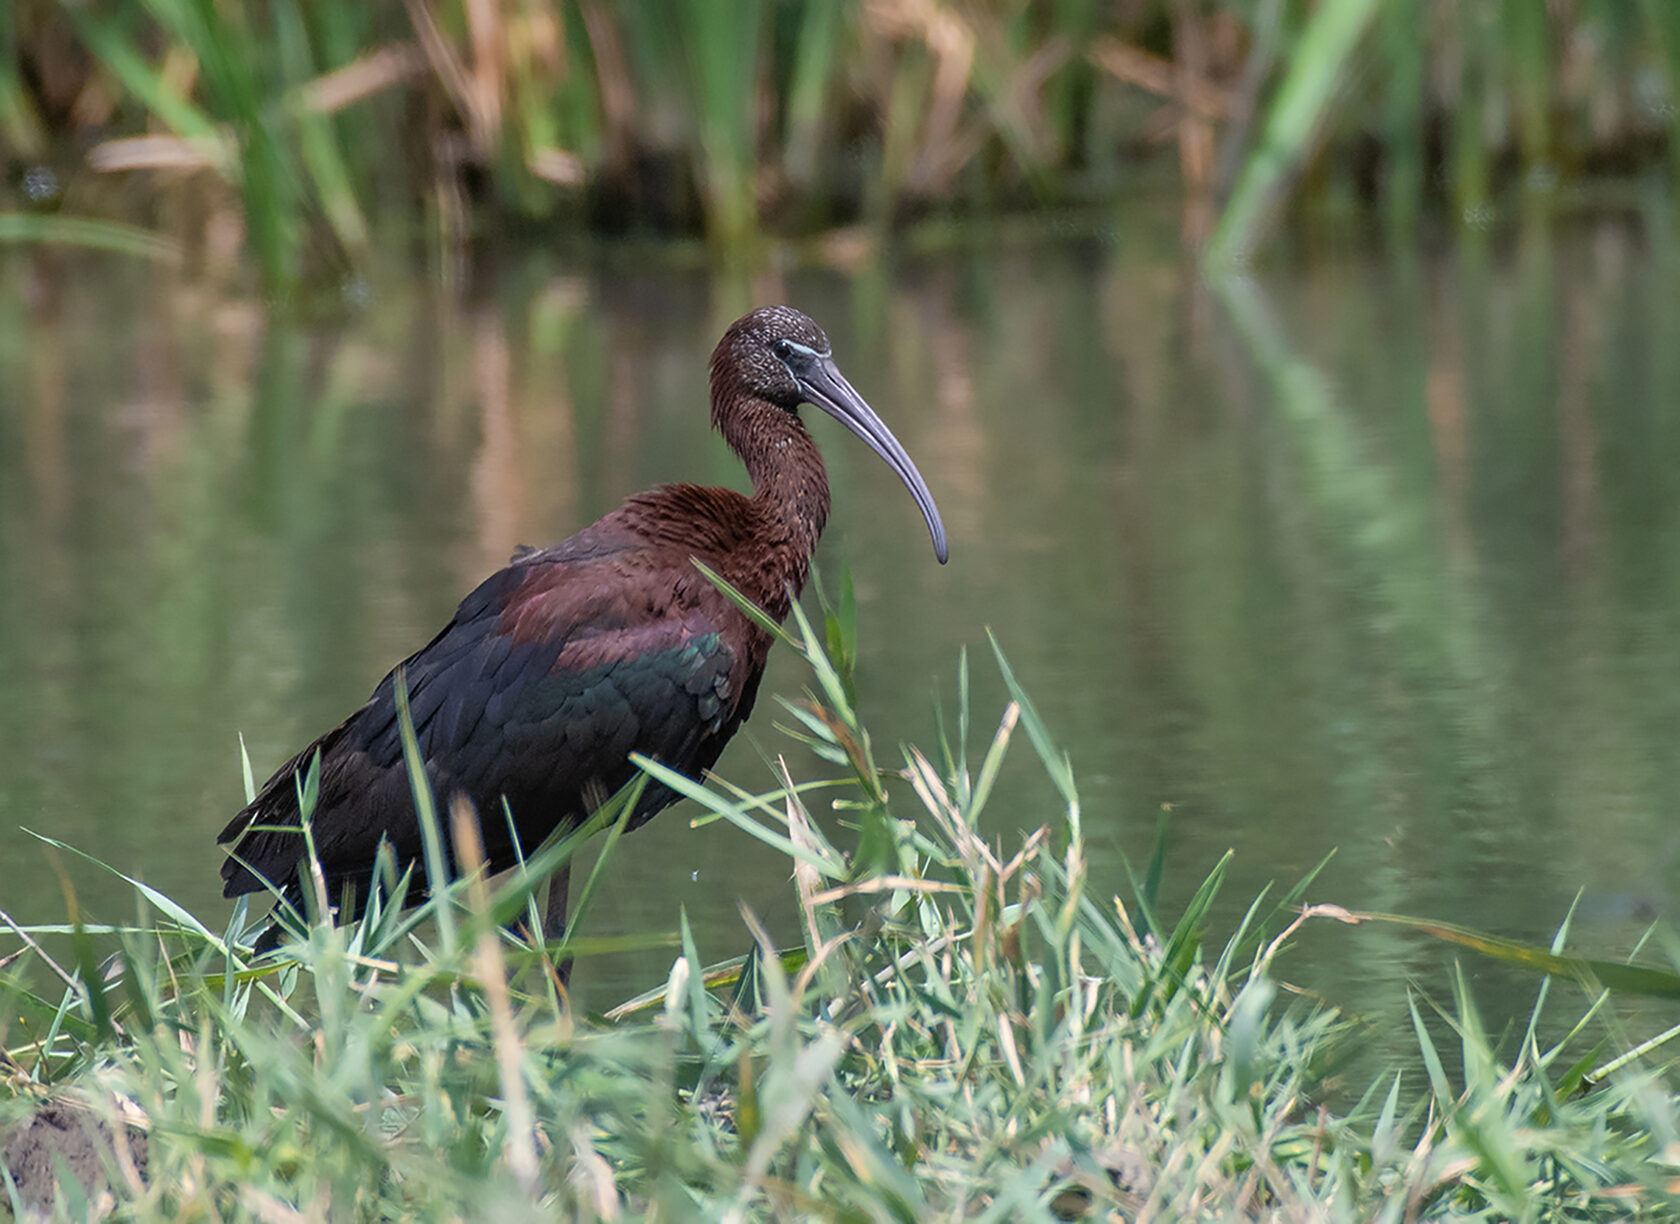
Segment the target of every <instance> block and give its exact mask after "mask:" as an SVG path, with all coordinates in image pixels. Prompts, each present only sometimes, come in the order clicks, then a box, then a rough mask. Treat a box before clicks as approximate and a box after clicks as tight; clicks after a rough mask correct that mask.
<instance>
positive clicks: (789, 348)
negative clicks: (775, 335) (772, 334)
mask: <svg viewBox="0 0 1680 1224" xmlns="http://www.w3.org/2000/svg"><path fill="white" fill-rule="evenodd" d="M770 348H771V351H773V352H774V353H775V354H776V356H777V357H779V358H781V359H782V360H783V361H792V360H793V354H794V350H795V348H796V346H795V345H794V343H793V341H792V340H778V341H776V343H774V344H772V345H771V346H770Z"/></svg>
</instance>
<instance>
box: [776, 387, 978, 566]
mask: <svg viewBox="0 0 1680 1224" xmlns="http://www.w3.org/2000/svg"><path fill="white" fill-rule="evenodd" d="M799 385H800V387H801V389H802V390H804V392H805V395H806V398H807V399H808V400H809V401H810V402H811V403H812V404H815V405H816V406H817V407H818V408H821V409H822V410H823V411H824V412H826V413H828V415H829V416H831V417H833V418H834V419H835V420H837V421H839V422H840V423H841V424H842V425H844V426H845V427H846V428H847V429H849V430H851V431H852V432H853V433H855V434H856V435H857V436H858V437H860V438H862V439H863V440H864V441H865V442H867V443H868V444H869V449H870V450H872V451H874V452H875V453H876V454H877V455H879V456H881V458H883V459H885V460H886V461H887V464H888V466H890V467H891V468H892V470H893V471H895V472H897V473H898V478H899V479H900V480H902V481H903V482H904V487H905V488H907V489H909V490H910V496H912V497H914V498H915V499H916V505H918V506H919V507H921V511H922V517H923V518H925V519H926V520H927V525H928V531H929V532H930V533H932V535H933V555H934V556H936V557H938V558H939V564H941V565H944V564H945V559H946V556H947V551H946V548H945V524H944V523H942V522H940V520H939V507H938V506H936V505H934V504H933V494H932V493H930V492H928V487H927V482H926V481H924V480H923V479H922V474H921V473H920V472H918V471H917V470H916V465H915V463H914V462H912V461H911V458H910V456H909V454H907V453H906V452H905V449H904V448H903V447H902V446H900V445H899V444H898V439H897V438H895V437H893V433H892V430H890V429H888V428H887V427H886V424H885V423H884V422H883V421H882V420H881V418H880V417H878V416H876V415H875V410H874V409H873V408H871V407H870V406H869V405H868V404H867V403H866V402H864V398H863V396H861V395H859V394H858V393H857V391H856V390H854V389H853V387H852V384H851V383H849V382H847V381H846V376H845V375H844V374H842V373H840V370H839V367H837V366H836V365H835V364H834V361H833V359H832V358H830V357H824V356H819V357H817V358H816V360H815V361H813V362H812V363H811V364H810V366H809V367H808V369H807V370H806V371H805V372H804V373H803V374H802V375H801V376H800V378H799Z"/></svg>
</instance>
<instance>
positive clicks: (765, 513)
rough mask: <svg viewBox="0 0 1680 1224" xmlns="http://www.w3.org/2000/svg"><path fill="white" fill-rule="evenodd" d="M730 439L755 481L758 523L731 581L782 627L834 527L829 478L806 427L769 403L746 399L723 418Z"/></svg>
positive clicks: (754, 504)
mask: <svg viewBox="0 0 1680 1224" xmlns="http://www.w3.org/2000/svg"><path fill="white" fill-rule="evenodd" d="M723 436H724V441H726V442H728V443H729V446H730V448H731V449H732V450H734V452H735V453H736V454H737V455H739V456H740V457H741V462H742V463H744V464H745V465H746V468H747V475H748V476H750V477H751V478H752V485H753V498H752V503H751V504H752V509H753V516H754V518H755V519H756V520H757V521H756V523H755V527H756V529H757V530H756V531H755V532H754V533H753V535H754V536H755V537H756V538H755V539H754V540H753V546H752V548H751V549H750V555H745V556H742V557H741V558H740V559H739V561H738V564H737V569H738V573H737V575H735V576H732V578H731V580H732V581H735V582H736V585H737V586H739V587H740V588H741V590H742V593H743V594H746V595H749V596H751V597H752V598H753V599H754V600H755V601H756V602H757V603H758V604H759V606H760V607H762V608H763V609H764V610H765V611H766V612H768V613H770V615H772V616H774V617H775V618H776V619H777V620H781V619H782V618H783V617H785V616H786V615H787V614H788V609H789V608H790V607H791V606H792V600H793V599H797V598H798V597H799V593H800V592H801V591H802V590H804V589H805V580H806V578H808V577H810V574H811V554H812V553H814V552H815V551H816V548H817V541H818V540H819V539H820V538H821V537H822V531H823V526H824V524H826V523H827V522H828V508H829V494H828V472H827V471H826V470H825V469H824V467H823V461H822V455H821V454H819V453H818V451H817V444H816V442H815V441H814V440H813V439H812V437H811V435H810V434H809V433H808V432H806V429H805V426H804V423H803V422H801V421H800V419H799V418H798V417H797V416H795V415H794V414H793V413H791V412H788V411H785V410H784V409H781V408H778V407H776V406H775V405H774V404H770V403H766V402H764V401H763V400H755V399H746V398H744V397H743V400H742V402H740V403H739V404H738V405H737V406H736V409H735V411H733V412H731V413H728V414H727V415H726V416H725V417H724V421H723Z"/></svg>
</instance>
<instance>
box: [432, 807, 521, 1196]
mask: <svg viewBox="0 0 1680 1224" xmlns="http://www.w3.org/2000/svg"><path fill="white" fill-rule="evenodd" d="M449 814H450V818H451V821H452V822H453V825H454V830H453V831H454V834H455V839H454V845H455V853H456V856H457V857H458V858H459V860H460V864H461V869H462V871H463V872H464V873H465V874H466V877H467V898H468V901H469V903H470V904H471V906H472V910H473V914H474V915H475V916H476V917H477V918H478V920H479V922H480V923H481V924H482V927H481V929H480V930H479V932H478V941H477V948H476V951H475V954H474V960H475V962H476V964H477V971H478V980H479V982H480V983H481V984H482V985H483V987H484V995H485V998H486V1000H487V1001H488V1002H489V1005H490V1028H491V1033H492V1036H493V1044H494V1047H495V1051H496V1071H497V1074H498V1076H499V1077H500V1079H501V1086H502V1094H501V1095H502V1108H503V1110H504V1111H505V1112H506V1114H507V1141H506V1146H505V1148H504V1151H505V1152H506V1155H507V1162H508V1168H509V1169H510V1170H512V1172H513V1175H514V1178H515V1179H516V1180H517V1181H518V1183H519V1186H520V1188H521V1189H522V1190H524V1191H525V1192H526V1193H527V1194H535V1193H536V1192H537V1189H538V1186H537V1148H536V1140H535V1137H534V1136H535V1131H536V1123H535V1121H534V1119H533V1118H532V1115H531V1102H530V1098H529V1096H528V1095H527V1094H526V1091H525V1066H524V1064H525V1053H524V1050H523V1049H522V1048H521V1047H520V1043H519V1030H518V1026H517V1025H516V1024H515V1023H514V1017H513V1004H512V1003H511V1001H510V1000H509V998H508V984H507V962H506V961H505V960H504V959H503V957H502V943H501V940H500V939H499V938H498V936H497V928H496V926H495V924H494V923H493V922H492V921H490V889H489V885H488V883H487V881H486V873H485V868H484V842H483V839H482V838H481V837H480V835H479V828H478V812H477V811H476V810H474V808H473V805H472V804H471V803H470V802H468V801H467V800H466V799H465V798H464V797H463V796H460V795H457V796H455V800H454V802H453V803H452V804H451V805H450V809H449Z"/></svg>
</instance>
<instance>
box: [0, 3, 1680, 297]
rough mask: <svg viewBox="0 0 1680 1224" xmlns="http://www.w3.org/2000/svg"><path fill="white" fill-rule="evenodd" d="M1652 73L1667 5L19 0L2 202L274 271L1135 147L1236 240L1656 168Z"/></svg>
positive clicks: (767, 212)
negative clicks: (1284, 211) (1335, 210)
mask: <svg viewBox="0 0 1680 1224" xmlns="http://www.w3.org/2000/svg"><path fill="white" fill-rule="evenodd" d="M1677 81H1680V9H1676V8H1675V6H1673V5H1670V4H1664V3H1657V2H1649V3H1632V2H1630V0H1576V2H1575V3H1571V4H1566V5H1557V4H1553V5H1542V4H1534V3H1527V2H1517V3H1503V4H1500V3H1491V2H1490V3H1483V4H1462V3H1457V2H1455V0H1320V2H1318V3H1314V4H1285V3H1283V2H1282V0H1245V2H1241V3H1238V2H1235V0H1208V2H1201V0H1137V2H1134V3H1123V4H1100V3H1095V2H1094V0H1053V2H1051V3H1044V4H1019V3H1011V4H980V5H956V4H944V3H938V2H933V0H929V2H922V0H872V2H871V3H867V4H863V3H851V2H849V0H782V2H779V3H767V2H764V0H702V2H697V3H687V4H679V5H675V6H670V7H668V8H667V7H666V6H661V5H654V4H635V3H633V4H621V5H613V4H606V3H602V2H601V0H572V2H568V3H561V4H554V5H550V4H536V3H530V2H528V0H492V2H489V3H473V4H468V3H457V2H456V0H445V2H444V3H438V4H429V3H421V2H420V0H412V2H410V3H407V4H405V5H401V6H398V5H342V4H336V3H330V2H324V0H261V2H259V0H221V2H211V0H152V2H150V3H146V4H139V3H132V2H129V3H119V4H115V5H91V4H77V3H68V2H64V3H55V2H53V0H21V3H18V4H14V5H9V6H6V8H5V10H4V12H0V183H3V187H0V192H3V194H0V211H4V210H5V209H6V208H11V209H15V210H17V211H20V212H23V213H30V212H33V213H36V214H48V215H50V214H53V213H56V212H63V213H67V214H71V215H72V216H74V217H76V218H84V219H85V218H88V217H94V218H105V219H107V220H112V221H122V222H139V223H140V224H141V225H142V226H143V227H144V228H147V229H153V230H162V231H163V232H164V233H165V234H167V235H168V236H170V237H174V238H178V239H180V240H181V241H182V242H183V243H184V244H185V246H186V247H187V249H188V250H189V252H190V253H191V254H193V255H194V256H195V257H197V258H199V259H202V260H210V261H215V260H218V259H227V258H229V257H230V256H231V255H232V254H235V253H238V252H249V253H250V254H251V255H253V256H254V257H255V260H256V262H257V263H258V265H259V266H260V268H261V269H262V272H263V275H264V278H265V279H266V281H267V282H268V283H269V285H270V286H271V287H286V286H289V285H292V284H295V283H297V282H298V281H300V280H306V279H310V278H317V279H319V278H322V277H325V278H326V279H329V280H330V279H332V278H333V276H334V275H335V274H336V273H340V272H342V271H343V269H344V268H345V267H347V266H351V267H353V266H355V265H357V264H358V263H360V262H362V261H363V260H365V258H366V257H367V253H368V251H369V248H370V247H371V246H372V245H374V237H373V236H374V235H375V234H376V233H380V232H382V231H383V232H389V231H390V230H392V229H395V230H399V231H402V232H416V233H418V232H424V233H427V234H429V235H430V236H431V238H432V240H433V242H432V245H433V249H434V250H436V251H437V252H439V253H440V257H447V254H448V253H449V252H451V251H453V250H455V249H456V248H458V247H460V246H461V245H462V244H464V243H466V242H468V241H470V240H471V239H473V238H474V237H482V236H487V235H490V234H493V233H496V232H498V231H500V230H503V229H505V228H507V227H508V226H509V225H525V226H533V227H541V228H542V229H543V230H544V231H546V232H552V231H553V230H555V229H560V230H566V231H588V232H596V233H627V232H629V233H658V234H672V233H676V234H701V233H704V234H705V235H706V236H707V237H708V238H709V239H710V241H711V242H712V243H713V244H714V245H716V246H717V247H719V248H723V249H728V250H740V249H742V248H744V247H751V246H752V245H753V244H754V242H755V240H756V239H758V238H759V237H761V236H763V235H767V234H770V235H785V236H795V237H797V236H802V235H813V234H821V233H824V232H827V231H830V230H832V229H833V228H834V227H836V226H843V225H849V224H852V223H856V222H860V221H861V222H865V223H867V224H868V225H869V226H870V227H872V228H875V229H882V228H885V227H888V226H890V225H892V224H893V223H895V222H898V221H902V220H905V219H909V218H917V217H928V216H936V217H962V216H964V215H969V214H973V213H977V212H981V211H990V210H995V209H998V208H1019V207H1024V206H1032V207H1039V206H1044V205H1061V206H1065V205H1070V204H1081V203H1083V204H1091V203H1093V202H1101V201H1104V200H1108V199H1112V198H1114V197H1115V196H1116V195H1117V194H1119V193H1122V192H1128V191H1136V190H1139V189H1140V183H1142V182H1147V181H1151V180H1159V179H1161V178H1162V177H1163V176H1162V175H1160V174H1157V173H1155V172H1153V171H1152V170H1151V169H1150V167H1151V166H1152V164H1155V163H1159V164H1161V165H1162V166H1164V167H1168V168H1169V173H1168V175H1166V176H1165V177H1167V179H1168V181H1171V178H1172V175H1171V169H1172V168H1176V180H1177V186H1178V189H1179V190H1180V191H1181V192H1182V195H1183V199H1184V210H1185V212H1184V224H1185V229H1186V232H1187V236H1189V237H1190V238H1191V239H1193V240H1196V241H1200V240H1201V239H1202V238H1205V237H1208V236H1209V235H1210V234H1212V236H1213V241H1214V244H1215V248H1216V250H1218V251H1222V252H1224V253H1226V254H1237V253H1241V252H1246V251H1247V250H1249V249H1251V248H1252V247H1253V246H1254V245H1255V243H1256V242H1258V240H1259V238H1260V235H1261V233H1262V231H1263V227H1264V226H1265V224H1266V223H1267V221H1268V219H1269V218H1270V217H1271V216H1272V215H1273V214H1274V213H1275V211H1276V210H1277V208H1278V205H1279V204H1280V203H1281V202H1282V201H1285V200H1287V199H1289V198H1291V197H1292V196H1293V197H1296V198H1299V197H1300V196H1302V195H1305V196H1309V197H1314V198H1317V199H1320V200H1324V199H1329V200H1335V199H1345V198H1354V199H1362V200H1366V201H1370V202H1373V203H1379V204H1380V205H1381V206H1382V208H1383V209H1384V210H1385V211H1386V212H1387V213H1388V214H1389V215H1390V216H1391V217H1392V218H1394V219H1396V220H1399V221H1406V220H1408V219H1410V218H1413V217H1415V216H1416V214H1417V212H1418V210H1419V209H1420V207H1422V205H1423V204H1424V202H1425V201H1426V200H1429V199H1437V200H1444V201H1445V202H1447V203H1448V204H1450V205H1451V207H1452V208H1453V209H1454V210H1455V211H1459V212H1463V213H1465V214H1466V215H1469V216H1472V217H1475V216H1480V215H1483V214H1484V213H1485V212H1486V210H1487V209H1488V208H1490V207H1491V206H1492V204H1493V203H1494V202H1495V201H1496V200H1497V199H1498V198H1500V197H1502V196H1505V195H1509V194H1510V193H1511V192H1513V191H1521V192H1524V193H1529V194H1535V195H1539V196H1546V195H1549V194H1551V193H1552V192H1554V191H1556V190H1557V189H1558V188H1559V187H1560V186H1568V185H1569V184H1571V183H1575V182H1579V181H1581V180H1583V179H1589V178H1593V177H1597V176H1601V175H1605V174H1627V173H1636V172H1642V171H1647V170H1654V171H1657V172H1658V173H1661V174H1665V175H1668V176H1670V177H1672V175H1673V174H1674V172H1675V170H1676V169H1677V167H1680V162H1677V161H1676V156H1677V153H1680V142H1677V141H1676V140H1675V136H1676V133H1677V132H1680V105H1677V101H1680V95H1677ZM1221 212H1222V216H1221ZM1216 217H1220V218H1221V219H1220V220H1219V221H1218V230H1217V233H1214V232H1213V227H1214V225H1215V218H1216ZM13 228H14V229H19V228H20V227H17V226H14V227H13ZM21 228H22V230H23V231H24V232H25V233H27V235H28V236H29V237H31V238H32V239H33V240H59V241H79V240H85V237H86V235H85V233H84V232H82V231H78V230H76V229H74V228H73V227H72V228H69V229H62V228H60V227H59V226H57V225H55V224H50V223H48V222H47V221H44V220H43V221H38V222H37V223H36V224H35V225H34V226H33V227H21ZM105 242H106V244H107V245H114V244H118V243H119V242H122V243H123V244H124V245H125V246H126V247H133V246H135V245H136V241H135V238H134V236H133V235H129V234H126V233H124V232H122V231H113V232H112V233H111V234H108V235H107V237H106V239H105Z"/></svg>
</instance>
